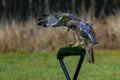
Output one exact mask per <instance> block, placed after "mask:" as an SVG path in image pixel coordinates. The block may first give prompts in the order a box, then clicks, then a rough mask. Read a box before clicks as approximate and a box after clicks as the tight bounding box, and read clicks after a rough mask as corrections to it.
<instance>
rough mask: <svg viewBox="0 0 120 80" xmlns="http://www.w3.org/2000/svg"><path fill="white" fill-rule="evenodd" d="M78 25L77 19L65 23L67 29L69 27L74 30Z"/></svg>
mask: <svg viewBox="0 0 120 80" xmlns="http://www.w3.org/2000/svg"><path fill="white" fill-rule="evenodd" d="M78 26H79V21H75V20H70V21H69V22H68V23H67V28H68V31H69V30H70V29H71V30H76V29H77V28H78Z"/></svg>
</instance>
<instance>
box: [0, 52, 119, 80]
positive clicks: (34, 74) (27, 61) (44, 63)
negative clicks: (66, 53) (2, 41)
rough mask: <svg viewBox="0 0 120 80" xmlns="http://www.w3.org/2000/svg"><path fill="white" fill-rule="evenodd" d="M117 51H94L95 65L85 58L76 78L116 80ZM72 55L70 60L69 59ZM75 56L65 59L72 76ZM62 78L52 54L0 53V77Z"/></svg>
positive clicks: (23, 79) (14, 79) (21, 79)
mask: <svg viewBox="0 0 120 80" xmlns="http://www.w3.org/2000/svg"><path fill="white" fill-rule="evenodd" d="M119 53H120V50H98V51H96V52H95V60H96V63H95V64H89V63H88V62H87V55H86V57H85V60H84V63H83V66H82V68H81V72H80V74H79V76H78V80H120V76H119V75H120V54H119ZM73 58H74V59H73ZM78 59H79V58H78V57H76V56H75V57H68V58H65V59H64V60H65V63H66V66H67V67H68V71H69V73H70V75H71V76H72V75H73V73H74V70H75V66H76V63H77V61H78ZM53 79H54V80H66V78H65V76H64V74H63V71H62V69H61V68H60V65H59V62H58V61H57V59H56V54H54V53H37V54H36V53H34V54H30V53H28V52H11V53H8V54H0V80H53Z"/></svg>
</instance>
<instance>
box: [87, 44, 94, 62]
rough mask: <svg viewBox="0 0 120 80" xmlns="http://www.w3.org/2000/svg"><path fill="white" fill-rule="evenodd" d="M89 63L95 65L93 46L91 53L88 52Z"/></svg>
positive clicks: (90, 48) (90, 49)
mask: <svg viewBox="0 0 120 80" xmlns="http://www.w3.org/2000/svg"><path fill="white" fill-rule="evenodd" d="M88 62H89V63H92V64H93V63H94V62H95V61H94V52H93V48H92V45H90V47H89V51H88Z"/></svg>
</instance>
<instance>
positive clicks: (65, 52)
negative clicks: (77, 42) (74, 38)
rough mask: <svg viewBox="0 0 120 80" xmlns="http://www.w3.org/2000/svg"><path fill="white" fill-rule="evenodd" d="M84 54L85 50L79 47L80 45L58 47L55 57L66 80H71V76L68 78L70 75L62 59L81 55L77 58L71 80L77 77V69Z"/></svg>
mask: <svg viewBox="0 0 120 80" xmlns="http://www.w3.org/2000/svg"><path fill="white" fill-rule="evenodd" d="M85 54H86V50H85V49H84V48H81V47H63V48H61V49H59V51H58V53H57V59H58V60H59V62H60V65H61V67H62V69H63V72H64V74H65V76H66V79H67V80H71V78H70V75H69V73H68V71H67V68H66V66H65V64H64V61H63V59H64V57H67V56H81V57H80V59H79V62H78V65H77V67H76V70H75V73H74V76H73V80H77V77H78V74H79V71H80V69H81V66H82V63H83V60H84V56H85Z"/></svg>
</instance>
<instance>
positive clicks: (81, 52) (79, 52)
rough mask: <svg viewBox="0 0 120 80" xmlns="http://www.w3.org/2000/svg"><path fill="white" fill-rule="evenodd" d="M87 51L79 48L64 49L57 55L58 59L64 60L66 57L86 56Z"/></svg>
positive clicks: (67, 47)
mask: <svg viewBox="0 0 120 80" xmlns="http://www.w3.org/2000/svg"><path fill="white" fill-rule="evenodd" d="M85 52H86V50H85V49H84V48H81V47H79V46H77V47H69V46H66V47H62V48H60V49H59V51H58V53H57V59H63V58H64V57H65V56H71V55H72V56H74V55H84V54H85Z"/></svg>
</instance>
